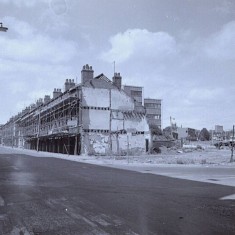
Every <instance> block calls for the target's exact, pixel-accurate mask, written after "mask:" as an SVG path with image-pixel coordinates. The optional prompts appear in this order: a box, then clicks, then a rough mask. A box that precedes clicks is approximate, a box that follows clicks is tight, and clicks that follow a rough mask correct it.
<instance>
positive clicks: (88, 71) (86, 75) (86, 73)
mask: <svg viewBox="0 0 235 235" xmlns="http://www.w3.org/2000/svg"><path fill="white" fill-rule="evenodd" d="M93 78H94V70H93V69H92V66H89V65H88V64H86V65H84V66H83V68H82V71H81V82H82V84H84V83H85V82H87V81H89V80H91V79H93Z"/></svg>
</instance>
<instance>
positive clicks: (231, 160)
mask: <svg viewBox="0 0 235 235" xmlns="http://www.w3.org/2000/svg"><path fill="white" fill-rule="evenodd" d="M233 145H234V125H233V138H232V148H231V158H230V162H233Z"/></svg>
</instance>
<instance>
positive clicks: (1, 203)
mask: <svg viewBox="0 0 235 235" xmlns="http://www.w3.org/2000/svg"><path fill="white" fill-rule="evenodd" d="M4 205H5V202H4V200H3V198H2V197H1V196H0V206H4Z"/></svg>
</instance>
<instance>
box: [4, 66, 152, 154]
mask: <svg viewBox="0 0 235 235" xmlns="http://www.w3.org/2000/svg"><path fill="white" fill-rule="evenodd" d="M64 85H65V87H64V88H65V90H64V92H62V91H61V89H54V91H53V97H52V99H51V98H50V97H49V96H48V95H47V96H45V97H44V100H43V99H39V100H38V101H37V102H36V104H34V105H31V106H30V107H27V108H26V109H24V110H23V111H22V112H21V113H19V114H18V115H16V116H14V117H12V118H11V119H10V120H9V121H8V122H7V123H6V124H4V125H2V126H1V131H0V132H1V135H0V136H1V143H2V144H4V145H8V146H15V147H23V148H27V149H35V150H38V151H48V152H55V153H64V154H75V155H79V154H88V155H89V154H101V155H108V154H117V155H120V154H130V153H132V154H133V153H136V154H137V153H141V152H144V151H145V150H146V139H148V138H149V137H148V135H149V125H148V123H147V117H146V110H145V108H144V106H142V105H141V104H140V101H139V102H135V100H134V99H133V98H132V97H131V96H130V95H129V94H128V92H126V91H125V90H124V89H122V77H121V76H120V74H119V73H115V74H114V76H113V78H112V81H111V80H109V79H108V78H107V77H106V76H105V75H104V74H100V75H99V76H96V77H94V71H93V69H92V67H91V66H89V65H85V66H83V69H82V71H81V83H80V84H76V83H75V82H74V80H70V79H66V82H65V84H64ZM136 104H137V105H136ZM147 142H148V141H147Z"/></svg>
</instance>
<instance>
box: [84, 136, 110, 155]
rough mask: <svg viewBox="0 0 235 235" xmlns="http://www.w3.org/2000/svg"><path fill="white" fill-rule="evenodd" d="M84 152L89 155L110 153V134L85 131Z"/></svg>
mask: <svg viewBox="0 0 235 235" xmlns="http://www.w3.org/2000/svg"><path fill="white" fill-rule="evenodd" d="M84 152H85V154H88V155H107V154H108V153H109V134H108V133H84Z"/></svg>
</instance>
